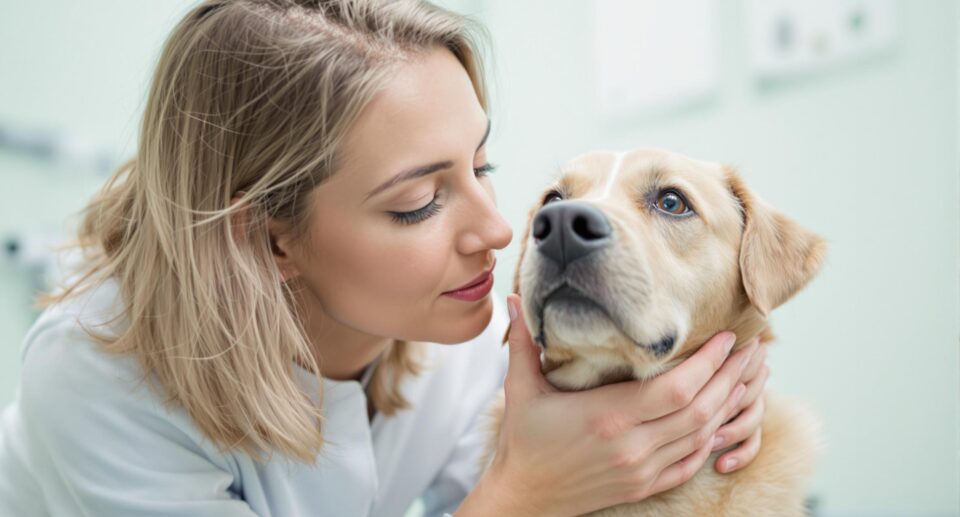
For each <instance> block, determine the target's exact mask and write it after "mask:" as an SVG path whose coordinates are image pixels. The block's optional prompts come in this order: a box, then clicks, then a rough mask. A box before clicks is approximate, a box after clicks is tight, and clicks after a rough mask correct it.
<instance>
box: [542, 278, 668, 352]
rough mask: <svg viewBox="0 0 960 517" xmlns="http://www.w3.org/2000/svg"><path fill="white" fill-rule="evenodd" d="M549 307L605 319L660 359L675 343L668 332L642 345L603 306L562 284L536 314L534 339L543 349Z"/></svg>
mask: <svg viewBox="0 0 960 517" xmlns="http://www.w3.org/2000/svg"><path fill="white" fill-rule="evenodd" d="M550 306H562V307H563V308H564V309H566V310H568V311H576V312H577V313H579V315H580V316H581V317H582V316H585V315H586V316H588V317H591V318H599V317H602V318H606V319H607V320H608V321H609V322H610V324H611V325H613V326H614V327H615V328H616V329H617V330H619V331H620V334H622V335H623V336H624V337H625V338H627V339H628V340H630V341H631V342H632V343H633V344H634V345H635V346H637V347H639V348H644V349H647V350H649V351H651V352H652V353H653V354H654V355H656V356H657V357H662V356H663V355H666V354H667V353H668V352H670V351H671V350H672V349H673V347H674V344H675V342H676V335H675V334H674V333H672V332H669V333H667V334H666V335H664V336H663V337H662V338H660V339H658V340H655V341H653V342H650V343H646V344H642V343H639V342H637V341H636V340H635V339H634V338H633V337H632V336H630V335H629V334H628V333H627V332H625V331H624V330H623V326H622V325H620V323H619V321H618V319H617V318H616V317H615V316H614V315H613V314H611V312H610V311H609V310H608V309H607V307H606V305H605V304H603V303H601V302H599V301H597V300H596V299H595V298H593V297H591V296H589V295H588V294H586V293H585V292H583V291H582V290H580V289H578V288H576V287H574V286H572V285H570V284H568V283H566V282H563V283H561V284H560V285H559V286H557V287H556V288H555V289H554V290H553V291H551V292H550V293H549V294H548V295H547V296H545V297H544V298H543V301H542V302H541V303H540V307H539V309H540V310H539V311H538V314H537V315H538V319H539V321H540V328H539V329H538V330H537V335H536V337H535V338H534V339H535V341H536V342H537V343H538V344H540V346H542V347H544V348H546V347H547V338H546V331H545V326H546V318H545V313H546V311H547V308H548V307H550Z"/></svg>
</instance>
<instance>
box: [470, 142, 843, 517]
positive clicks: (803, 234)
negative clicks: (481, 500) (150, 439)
mask: <svg viewBox="0 0 960 517" xmlns="http://www.w3.org/2000/svg"><path fill="white" fill-rule="evenodd" d="M664 189H674V190H675V191H679V192H680V193H681V194H682V195H683V197H684V198H685V199H686V200H687V201H688V205H689V206H690V208H692V210H693V212H694V213H693V214H692V215H689V216H687V217H677V216H674V215H670V214H666V213H663V212H662V211H660V210H658V209H657V208H656V206H655V203H656V199H657V196H658V195H659V194H660V193H662V192H663V191H664ZM551 192H556V193H559V194H560V195H561V196H562V198H563V199H562V201H570V200H575V201H577V202H581V203H590V204H591V205H592V206H594V207H597V208H599V209H600V210H601V212H602V213H603V214H604V215H605V216H606V218H607V220H608V221H609V223H610V226H611V227H612V235H611V236H612V241H611V243H610V244H609V245H608V246H606V247H604V248H603V249H601V250H597V251H595V252H593V253H591V254H589V255H587V256H585V257H583V258H581V259H578V260H576V261H573V262H571V263H569V264H568V265H567V267H566V269H565V270H563V271H561V270H560V268H559V267H558V265H557V264H556V263H555V262H553V261H551V260H550V259H549V258H547V257H545V256H544V255H543V254H542V253H539V252H538V250H537V249H536V247H535V246H536V245H537V243H536V241H535V239H534V237H533V236H532V235H531V229H532V227H533V221H534V217H535V216H536V214H537V213H538V211H539V210H540V209H541V208H542V207H543V206H544V205H543V201H544V199H545V198H546V197H547V195H549V193H551ZM562 201H556V200H555V201H553V202H562ZM522 235H523V240H522V241H521V251H520V260H519V263H518V266H517V269H516V273H515V275H514V287H513V291H514V292H518V293H521V294H522V301H523V304H522V313H521V317H523V318H525V321H526V323H527V326H528V328H529V329H530V332H531V334H532V335H533V337H534V338H535V339H536V340H537V341H538V343H540V345H541V346H542V362H543V372H544V374H545V375H546V377H547V379H548V380H549V381H550V383H551V384H553V385H554V386H556V387H557V388H559V389H561V390H567V391H569V390H582V389H587V388H591V387H594V386H599V385H602V384H607V383H611V382H618V381H623V380H629V379H649V378H651V377H654V376H656V375H658V374H660V373H663V372H665V371H667V370H670V369H671V368H673V367H675V366H676V365H678V364H679V363H681V362H682V361H683V360H684V359H686V358H688V357H689V356H691V355H692V354H693V353H694V352H695V351H696V350H697V348H699V346H700V345H702V344H703V343H704V342H706V341H707V340H708V339H710V337H712V336H713V335H714V334H716V333H717V332H719V331H721V330H732V331H733V332H735V333H736V335H737V342H736V344H735V345H734V350H737V349H739V348H741V347H743V346H744V345H746V343H747V342H749V341H750V340H751V339H752V338H753V337H755V336H760V341H761V344H762V345H767V344H768V343H769V342H770V341H771V340H772V339H773V336H772V334H771V333H770V332H769V329H768V327H767V323H766V318H767V315H768V313H769V312H770V311H771V310H772V309H774V308H776V307H777V306H779V305H780V304H782V303H784V302H785V301H787V300H788V299H789V298H790V297H791V296H792V295H793V294H794V293H796V292H797V291H798V290H800V289H801V288H802V287H803V286H804V285H805V284H806V283H807V282H808V281H809V280H810V279H811V278H812V277H813V276H814V275H815V274H816V272H817V271H818V269H819V267H820V264H821V262H822V259H823V256H824V252H825V249H826V245H825V242H824V240H823V239H822V238H820V237H819V236H817V235H815V234H813V233H811V232H810V231H808V230H806V229H804V228H802V227H800V226H799V225H798V224H796V223H795V222H793V221H792V220H790V219H789V218H787V217H785V216H784V215H782V214H780V213H779V212H777V211H776V210H774V209H773V208H771V207H770V206H769V205H767V204H766V203H764V202H763V201H762V200H760V199H759V198H758V197H757V196H755V195H754V194H753V193H751V191H750V190H749V189H747V187H746V186H745V184H744V183H743V181H742V180H741V179H740V177H739V176H738V175H737V174H736V173H735V172H734V170H733V169H732V168H730V167H727V166H723V165H719V164H715V163H711V162H704V161H699V160H694V159H691V158H688V157H685V156H682V155H679V154H676V153H671V152H667V151H664V150H658V149H639V150H634V151H631V152H628V153H614V152H608V151H596V152H591V153H586V154H583V155H580V156H578V157H576V158H574V159H573V160H571V161H570V162H569V163H567V164H566V165H565V166H563V167H562V168H561V172H560V175H559V178H558V180H557V182H556V183H555V184H554V185H552V186H551V187H550V188H549V189H547V191H546V192H545V193H544V196H541V198H540V201H539V202H537V203H536V204H535V205H534V206H533V207H532V208H531V209H530V212H529V215H528V222H527V227H526V230H525V233H524V234H522ZM564 283H566V284H567V285H568V286H570V287H573V288H575V289H576V291H578V292H579V294H581V295H582V301H580V302H578V300H577V299H576V298H574V299H572V300H571V298H570V297H565V298H563V299H561V300H557V299H554V300H551V299H550V296H551V294H552V293H553V292H554V291H555V290H556V289H557V287H558V286H560V285H562V284H564ZM558 302H559V303H558ZM508 333H509V331H508ZM671 337H672V338H673V339H672V340H671V339H670V338H671ZM506 342H507V339H506V336H504V343H506ZM762 396H764V397H765V407H766V411H765V414H764V419H763V422H762V439H761V448H760V452H759V453H758V455H757V457H756V458H755V459H754V460H753V462H752V463H750V464H749V465H747V466H746V467H744V468H741V469H740V470H737V471H734V472H732V473H729V474H720V473H718V472H716V470H715V469H714V467H713V464H714V462H715V461H716V458H717V457H718V456H719V455H720V454H722V453H723V452H725V451H727V450H729V449H730V447H728V448H726V449H723V450H720V451H716V452H713V453H712V454H711V455H710V457H709V459H708V461H707V462H706V463H705V464H704V466H703V467H702V468H701V469H700V470H699V471H698V473H697V474H696V475H694V477H693V478H691V479H690V480H689V481H687V482H686V483H684V484H682V485H680V486H678V487H675V488H673V489H671V490H667V491H665V492H662V493H660V494H655V495H653V496H651V497H648V498H646V499H644V500H643V501H640V502H637V503H627V504H621V505H618V506H614V507H611V508H607V509H604V510H600V511H598V512H595V513H593V514H591V515H603V516H609V517H613V516H636V515H644V516H704V515H724V516H746V515H758V516H760V515H762V516H781V515H782V516H797V515H803V514H804V511H805V510H804V506H803V503H804V496H805V491H806V488H807V483H808V482H809V478H810V477H811V476H812V473H813V467H814V463H815V462H816V459H817V458H818V457H819V455H820V452H821V450H822V447H823V441H822V438H821V432H820V422H819V419H818V418H817V417H816V416H815V415H814V414H813V413H812V412H811V411H810V410H809V409H808V408H807V407H806V406H805V404H803V403H802V402H801V401H797V400H788V399H785V398H782V397H780V396H776V395H773V394H771V393H769V392H766V393H764V394H763V395H762ZM490 415H491V439H490V442H489V445H488V448H487V451H486V454H485V455H484V458H483V460H482V462H483V464H482V466H481V468H486V466H487V465H489V463H490V462H491V461H492V458H493V455H494V454H495V447H496V443H497V441H498V439H499V432H500V423H501V421H502V418H503V399H502V398H500V400H499V401H498V402H497V403H496V404H495V405H494V407H493V408H492V411H491V413H490Z"/></svg>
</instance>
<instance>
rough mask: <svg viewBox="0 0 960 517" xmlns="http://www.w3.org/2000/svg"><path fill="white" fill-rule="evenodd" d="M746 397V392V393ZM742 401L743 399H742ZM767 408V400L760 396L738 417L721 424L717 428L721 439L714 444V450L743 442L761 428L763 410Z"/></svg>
mask: <svg viewBox="0 0 960 517" xmlns="http://www.w3.org/2000/svg"><path fill="white" fill-rule="evenodd" d="M744 397H746V394H744ZM741 402H742V399H741ZM765 408H766V401H764V399H763V397H760V398H759V399H757V400H756V402H754V403H753V404H751V405H749V406H747V408H746V409H745V410H744V411H743V413H740V415H739V416H737V418H735V419H733V421H732V422H730V423H728V424H723V425H721V426H720V429H717V433H716V435H717V437H718V438H719V441H718V442H717V443H716V445H714V447H713V449H712V450H714V451H718V450H720V449H723V448H725V447H729V446H730V445H731V444H734V443H738V442H741V441H743V440H746V439H747V438H749V437H750V435H752V434H753V433H754V431H756V430H757V429H758V428H760V424H761V423H762V421H763V411H764V409H765Z"/></svg>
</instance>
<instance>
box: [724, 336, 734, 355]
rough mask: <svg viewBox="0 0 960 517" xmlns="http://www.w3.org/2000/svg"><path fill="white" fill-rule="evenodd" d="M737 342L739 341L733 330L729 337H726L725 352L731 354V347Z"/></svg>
mask: <svg viewBox="0 0 960 517" xmlns="http://www.w3.org/2000/svg"><path fill="white" fill-rule="evenodd" d="M736 342H737V335H736V334H734V333H733V332H731V333H730V334H729V335H728V336H727V337H725V338H724V343H723V353H725V354H729V353H730V349H731V348H733V344H734V343H736Z"/></svg>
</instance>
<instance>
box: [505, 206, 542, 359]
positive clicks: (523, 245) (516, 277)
mask: <svg viewBox="0 0 960 517" xmlns="http://www.w3.org/2000/svg"><path fill="white" fill-rule="evenodd" d="M539 210H540V204H539V203H537V204H536V205H534V206H532V207H531V208H530V210H528V211H527V226H526V227H525V228H524V230H523V233H521V234H520V254H519V256H518V258H517V265H516V267H515V268H513V290H512V292H513V293H514V294H520V266H521V265H522V264H523V256H524V254H525V253H526V252H527V236H529V235H530V232H531V231H532V230H533V218H534V217H536V215H537V212H538V211H539ZM521 316H522V315H521ZM510 325H512V323H511V324H508V325H507V331H506V332H504V333H503V342H502V343H500V344H501V345H506V344H507V338H509V337H510Z"/></svg>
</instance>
